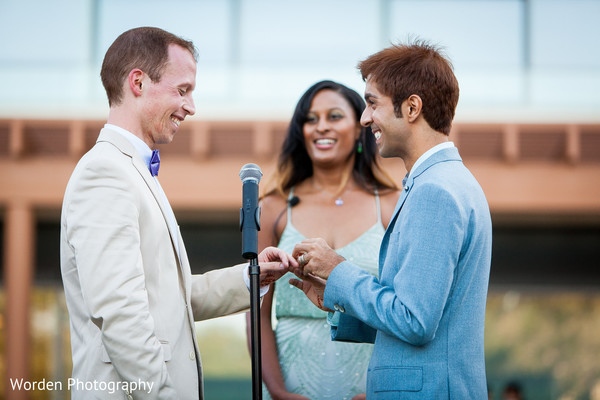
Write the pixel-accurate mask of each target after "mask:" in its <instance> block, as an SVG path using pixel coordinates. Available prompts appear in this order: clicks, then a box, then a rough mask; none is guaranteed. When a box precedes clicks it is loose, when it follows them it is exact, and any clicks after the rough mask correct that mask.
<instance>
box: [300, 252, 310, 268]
mask: <svg viewBox="0 0 600 400" xmlns="http://www.w3.org/2000/svg"><path fill="white" fill-rule="evenodd" d="M305 254H306V253H305ZM307 262H308V261H307V260H306V258H304V254H302V255H300V257H298V264H300V265H301V266H304V265H305V264H306V263H307Z"/></svg>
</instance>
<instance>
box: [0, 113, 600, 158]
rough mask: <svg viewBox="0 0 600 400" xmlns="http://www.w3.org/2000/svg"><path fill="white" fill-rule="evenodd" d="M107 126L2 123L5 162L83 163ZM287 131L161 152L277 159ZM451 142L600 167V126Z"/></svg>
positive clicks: (227, 125) (483, 134)
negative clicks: (70, 160)
mask: <svg viewBox="0 0 600 400" xmlns="http://www.w3.org/2000/svg"><path fill="white" fill-rule="evenodd" d="M102 126H103V121H90V120H72V121H67V120H60V121H59V120H6V119H5V120H0V158H9V159H20V158H29V157H46V156H50V157H61V156H66V157H74V158H78V157H80V156H81V155H82V154H83V153H84V152H85V151H86V150H87V149H89V148H90V147H92V146H93V144H94V142H95V140H96V138H97V136H98V132H99V130H100V129H101V128H102ZM286 126H287V123H286V122H282V121H234V122H229V121H197V120H196V121H194V120H193V121H187V122H185V123H184V124H183V125H182V128H181V131H180V132H179V133H178V134H177V138H176V140H174V141H173V143H171V144H170V145H168V146H163V148H161V152H164V153H165V154H173V155H177V156H181V157H185V158H187V157H189V158H193V159H211V158H223V157H224V158H227V157H238V156H241V155H248V154H252V155H253V156H254V157H256V158H261V157H271V156H272V154H274V153H276V152H277V151H278V149H279V147H280V145H281V143H282V141H283V138H284V136H285V131H286ZM451 138H452V140H454V142H455V143H456V144H457V146H458V147H459V148H460V151H461V154H462V156H463V157H464V158H465V159H472V160H482V161H483V160H487V161H496V162H508V163H516V162H521V161H523V162H536V161H539V162H544V163H546V162H552V163H556V162H558V163H563V162H566V163H569V164H579V163H600V124H481V123H478V124H474V123H456V124H455V126H454V127H453V130H452V133H451ZM249 150H250V151H249Z"/></svg>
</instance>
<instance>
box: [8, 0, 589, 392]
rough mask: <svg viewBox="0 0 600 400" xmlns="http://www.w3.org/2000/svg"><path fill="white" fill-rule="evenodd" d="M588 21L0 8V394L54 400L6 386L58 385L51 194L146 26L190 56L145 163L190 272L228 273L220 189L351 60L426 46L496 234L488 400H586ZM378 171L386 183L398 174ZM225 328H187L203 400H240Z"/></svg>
mask: <svg viewBox="0 0 600 400" xmlns="http://www.w3.org/2000/svg"><path fill="white" fill-rule="evenodd" d="M599 17H600V1H599V0H445V1H442V0H438V1H434V0H422V1H403V0H370V1H359V0H335V1H334V0H303V1H277V0H222V1H216V0H212V1H210V0H205V1H200V0H170V1H158V0H143V1H142V0H129V1H119V0H53V1H42V0H0V38H2V40H0V256H1V259H2V263H3V274H2V276H1V278H0V279H1V283H2V290H1V292H0V293H1V296H0V310H1V311H2V314H1V315H0V349H1V351H2V355H3V357H2V360H1V361H0V374H1V380H0V389H1V390H0V395H2V396H3V398H6V399H25V398H35V399H38V398H39V399H54V398H57V399H58V398H61V399H62V398H68V395H69V394H68V393H65V392H58V391H50V390H46V391H39V390H38V391H29V392H25V391H16V390H13V389H12V387H11V382H12V381H14V379H16V378H24V379H27V380H29V381H41V380H43V379H45V380H46V381H62V382H66V379H67V378H68V377H69V376H70V368H71V364H70V362H71V361H70V348H69V346H70V345H69V332H68V315H67V314H66V310H65V306H64V297H63V293H62V283H61V278H60V267H59V251H58V249H59V230H60V226H59V218H60V205H61V201H62V195H63V192H64V188H65V186H66V182H67V180H68V178H69V176H70V173H71V171H72V169H73V167H74V166H75V163H76V162H77V160H78V159H79V157H81V155H82V154H83V153H84V152H85V151H87V149H89V148H90V147H91V146H92V145H93V143H94V141H95V139H96V136H97V135H98V132H99V129H100V128H101V127H102V125H103V123H104V119H105V117H106V115H107V112H108V104H107V101H106V98H105V94H104V90H103V88H102V85H101V82H100V78H99V71H100V65H101V62H102V58H103V55H104V53H105V51H106V49H107V48H108V46H109V45H110V43H112V41H113V40H114V39H115V38H116V37H117V36H118V35H119V34H120V33H122V32H123V31H125V30H127V29H130V28H133V27H137V26H158V27H160V28H163V29H166V30H169V31H171V32H173V33H175V34H178V35H181V36H183V37H186V38H188V39H191V40H193V41H194V43H195V44H196V46H197V47H198V49H199V54H200V56H199V62H198V76H197V89H196V91H195V93H194V98H195V102H196V110H197V115H196V116H194V117H191V118H188V119H187V120H186V121H185V122H184V123H183V124H182V126H181V130H180V133H179V134H178V136H177V137H176V138H175V140H174V142H173V143H172V144H170V145H168V146H163V147H161V153H162V154H161V155H162V158H163V165H162V166H161V177H160V179H161V184H162V186H163V187H164V188H165V191H166V193H167V195H168V196H169V199H170V201H171V204H172V206H173V208H174V210H175V213H176V216H177V218H178V220H179V223H180V225H181V226H182V233H183V237H184V239H185V241H186V247H187V249H188V252H189V256H190V261H191V264H192V268H193V270H194V272H202V271H205V270H207V269H210V268H215V267H221V266H224V265H227V264H234V263H238V262H240V261H241V255H240V242H241V241H240V234H239V230H238V214H239V211H238V210H239V206H240V202H241V183H240V180H239V177H238V172H239V170H240V168H241V166H242V165H244V164H245V163H248V162H255V163H257V164H259V165H260V166H261V167H262V169H263V172H264V173H265V181H266V180H268V177H269V175H270V173H271V172H272V171H273V168H274V163H275V159H276V155H277V153H278V149H279V145H280V144H281V142H282V140H283V136H284V134H285V129H286V126H287V120H288V118H289V117H290V116H291V114H292V111H293V108H294V106H295V103H296V101H297V100H298V98H299V96H300V95H301V94H302V93H303V92H304V90H305V89H307V88H308V87H309V86H310V85H311V84H313V83H314V82H316V81H318V80H321V79H333V80H336V81H339V82H342V83H345V84H347V85H349V86H351V87H353V88H355V89H356V90H357V91H358V92H359V93H362V92H363V89H364V84H363V82H362V80H361V79H360V76H359V74H358V72H357V70H356V64H357V62H358V61H360V60H362V59H364V58H365V57H367V56H368V55H370V54H372V53H374V52H376V51H378V50H380V49H381V48H383V47H386V46H388V45H389V44H390V43H392V42H394V41H398V40H400V41H406V40H407V39H410V38H421V39H425V40H429V41H431V42H433V43H437V44H440V45H442V46H443V47H444V48H445V51H446V53H447V55H448V56H449V57H450V59H451V60H452V61H453V63H454V66H455V71H456V74H457V76H458V79H459V83H460V86H461V96H460V101H459V106H458V110H457V116H456V119H455V124H454V127H453V130H452V133H451V137H452V140H454V141H455V143H456V144H457V146H458V147H459V150H460V152H461V155H462V156H463V158H464V160H465V163H466V164H467V166H468V167H469V168H470V169H471V170H472V172H473V173H474V175H475V176H476V177H477V179H478V180H479V182H480V183H481V185H482V186H483V188H484V190H485V192H486V195H487V197H488V201H489V203H490V208H491V211H492V218H493V222H494V247H493V259H492V273H491V281H490V296H489V300H488V311H487V318H486V362H487V372H488V380H489V384H490V389H491V392H492V394H493V395H494V398H501V391H502V388H503V386H504V385H505V384H506V383H507V382H508V381H511V380H517V381H519V382H520V383H521V386H522V387H523V390H524V392H525V398H527V399H561V400H567V399H600V361H599V360H600V335H599V334H598V332H600V261H599V260H600V50H599V47H598V43H599V42H600V27H599V26H598V24H597V20H598V18H599ZM384 165H386V166H387V167H388V170H389V171H390V172H391V174H392V176H393V177H395V178H396V180H397V181H398V182H400V181H401V179H402V177H403V176H404V173H405V171H404V167H403V164H402V163H401V162H400V161H398V160H385V163H384ZM242 321H243V317H242V316H236V317H227V318H222V319H220V321H215V322H214V323H210V322H202V323H198V334H199V340H200V346H201V351H202V352H203V361H204V365H205V372H206V386H207V396H208V398H209V399H210V398H215V399H226V398H237V399H239V398H250V392H249V390H250V384H249V381H250V363H249V357H248V354H247V350H246V347H245V342H244V340H245V339H244V327H243V322H242ZM235 387H239V388H240V389H239V390H240V393H243V394H241V395H240V394H239V393H237V394H235V393H233V392H232V390H234V389H233V388H235ZM232 393H233V394H232ZM227 396H230V397H227ZM236 396H237V397H236ZM244 396H246V397H244Z"/></svg>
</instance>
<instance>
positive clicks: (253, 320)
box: [249, 257, 262, 400]
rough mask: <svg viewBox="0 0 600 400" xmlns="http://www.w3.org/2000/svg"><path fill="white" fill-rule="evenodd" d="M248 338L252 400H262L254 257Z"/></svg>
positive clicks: (257, 297) (251, 260) (257, 291)
mask: <svg viewBox="0 0 600 400" xmlns="http://www.w3.org/2000/svg"><path fill="white" fill-rule="evenodd" d="M249 272H250V338H251V348H252V351H251V354H252V399H253V400H262V371H261V348H260V288H259V278H260V266H259V265H258V259H257V258H256V257H254V258H252V259H250V267H249Z"/></svg>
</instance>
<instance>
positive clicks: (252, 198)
mask: <svg viewBox="0 0 600 400" xmlns="http://www.w3.org/2000/svg"><path fill="white" fill-rule="evenodd" d="M261 177H262V171H261V170H260V167H259V166H258V165H256V164H246V165H244V166H243V167H242V170H241V171H240V178H241V179H242V183H243V195H242V208H241V210H240V230H241V231H242V257H244V258H245V259H246V260H250V265H249V266H248V272H249V275H250V341H251V355H252V399H253V400H262V371H261V350H260V266H259V265H258V231H259V230H260V207H259V205H258V183H259V182H260V178H261Z"/></svg>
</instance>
